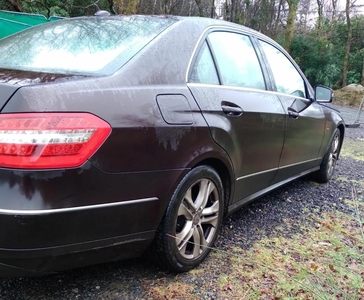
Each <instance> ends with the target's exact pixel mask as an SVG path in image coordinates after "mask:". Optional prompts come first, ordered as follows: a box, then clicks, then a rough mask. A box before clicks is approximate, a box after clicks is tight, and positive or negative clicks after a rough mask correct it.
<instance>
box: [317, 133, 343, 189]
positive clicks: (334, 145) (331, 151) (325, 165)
mask: <svg viewBox="0 0 364 300" xmlns="http://www.w3.org/2000/svg"><path fill="white" fill-rule="evenodd" d="M340 148H341V141H340V130H339V129H337V128H336V130H335V132H334V135H333V136H332V139H331V142H330V146H329V147H328V148H327V150H326V153H325V156H324V158H323V159H322V162H321V165H320V169H319V170H318V171H317V173H316V178H317V181H318V182H321V183H325V182H328V181H329V180H330V179H331V177H332V175H333V174H334V170H335V166H336V162H337V160H338V159H339V152H340Z"/></svg>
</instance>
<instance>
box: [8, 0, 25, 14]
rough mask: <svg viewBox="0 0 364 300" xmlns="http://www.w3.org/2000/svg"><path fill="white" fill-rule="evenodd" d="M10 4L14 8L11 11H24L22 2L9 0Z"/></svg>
mask: <svg viewBox="0 0 364 300" xmlns="http://www.w3.org/2000/svg"><path fill="white" fill-rule="evenodd" d="M8 3H9V4H10V6H11V7H12V9H11V10H13V11H17V12H21V11H23V6H22V4H21V0H8Z"/></svg>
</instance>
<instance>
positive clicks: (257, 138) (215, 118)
mask: <svg viewBox="0 0 364 300" xmlns="http://www.w3.org/2000/svg"><path fill="white" fill-rule="evenodd" d="M197 53H198V54H197V56H196V58H195V59H194V61H193V62H192V66H191V69H190V77H189V83H188V86H189V88H190V90H191V92H192V94H193V96H194V97H195V99H196V101H197V103H198V105H199V107H200V108H201V111H202V113H203V116H204V118H205V119H206V121H207V123H208V125H209V127H210V131H211V135H212V137H213V139H214V140H215V141H216V142H217V143H218V144H219V145H220V146H221V147H222V148H224V149H225V151H226V152H227V153H228V154H229V156H230V158H231V160H232V162H233V165H234V168H235V177H236V183H235V195H234V200H233V202H239V203H237V204H241V201H243V202H245V201H248V200H249V199H250V198H252V196H254V194H255V193H257V192H259V191H261V190H262V189H264V188H266V187H268V186H269V185H270V184H271V182H272V180H273V178H274V176H275V174H276V172H277V169H278V164H279V159H280V155H281V151H282V146H283V141H284V131H285V111H284V109H283V106H282V104H281V102H280V100H279V98H278V96H277V95H276V94H274V93H272V92H269V91H268V87H269V84H270V83H269V80H268V79H267V78H266V77H265V74H266V72H265V69H264V66H262V65H261V64H260V62H259V61H260V60H259V53H257V52H256V51H255V48H254V46H253V43H252V41H251V39H250V37H249V35H248V34H244V33H238V32H229V31H216V30H215V31H213V32H209V33H208V34H207V35H206V38H205V39H204V40H203V42H202V43H201V45H200V48H199V49H198V52H197ZM247 197H248V198H247ZM244 198H245V200H243V199H244Z"/></svg>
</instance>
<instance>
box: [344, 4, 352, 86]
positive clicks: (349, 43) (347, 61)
mask: <svg viewBox="0 0 364 300" xmlns="http://www.w3.org/2000/svg"><path fill="white" fill-rule="evenodd" d="M345 13H346V24H347V26H348V39H347V41H346V49H345V57H344V66H343V87H344V86H346V85H347V82H348V77H347V76H348V67H349V54H350V48H351V39H352V36H353V29H352V28H351V21H350V0H346V8H345Z"/></svg>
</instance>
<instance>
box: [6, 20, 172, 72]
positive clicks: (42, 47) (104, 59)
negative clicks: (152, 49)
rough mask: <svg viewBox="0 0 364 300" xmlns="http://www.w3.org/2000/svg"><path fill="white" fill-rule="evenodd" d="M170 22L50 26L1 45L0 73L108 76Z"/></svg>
mask: <svg viewBox="0 0 364 300" xmlns="http://www.w3.org/2000/svg"><path fill="white" fill-rule="evenodd" d="M174 22H175V20H173V19H169V18H165V17H164V18H161V17H138V16H132V17H131V16H127V17H121V18H120V17H119V18H115V17H114V18H106V17H102V18H96V17H91V18H79V19H67V20H62V21H55V22H49V23H47V24H45V25H41V26H36V27H33V28H31V29H29V30H25V31H22V32H20V33H18V34H16V35H13V36H10V37H8V38H5V39H2V40H0V68H5V69H17V70H26V71H39V72H51V73H65V74H109V73H112V72H115V71H116V70H117V69H119V68H120V67H121V66H122V65H123V64H125V63H126V62H127V61H128V60H129V59H130V58H131V57H132V56H134V55H135V54H136V53H137V52H138V51H140V50H141V49H142V48H143V47H144V46H145V45H146V44H148V43H149V42H150V41H151V40H152V39H153V38H155V37H156V36H157V35H158V34H160V33H161V32H162V31H163V30H164V29H166V28H167V27H168V26H170V25H171V24H172V23H174Z"/></svg>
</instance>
